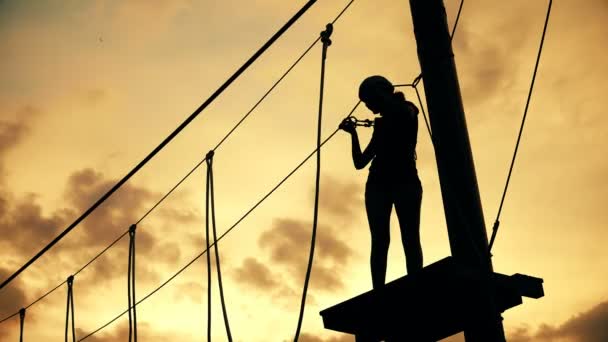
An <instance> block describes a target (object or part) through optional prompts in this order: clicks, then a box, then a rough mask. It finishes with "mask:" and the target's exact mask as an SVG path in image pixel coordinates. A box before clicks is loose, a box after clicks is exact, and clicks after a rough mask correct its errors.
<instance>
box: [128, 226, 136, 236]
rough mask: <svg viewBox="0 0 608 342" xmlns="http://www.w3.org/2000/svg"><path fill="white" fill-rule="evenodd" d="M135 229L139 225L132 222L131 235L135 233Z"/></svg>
mask: <svg viewBox="0 0 608 342" xmlns="http://www.w3.org/2000/svg"><path fill="white" fill-rule="evenodd" d="M135 229H137V225H136V224H132V225H131V226H130V227H129V235H131V236H133V235H135Z"/></svg>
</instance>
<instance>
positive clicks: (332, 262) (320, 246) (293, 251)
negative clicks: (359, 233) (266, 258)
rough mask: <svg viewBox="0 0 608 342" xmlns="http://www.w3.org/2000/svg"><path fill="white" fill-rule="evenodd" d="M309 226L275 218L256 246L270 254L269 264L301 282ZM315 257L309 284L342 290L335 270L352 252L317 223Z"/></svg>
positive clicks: (306, 252) (332, 232)
mask: <svg viewBox="0 0 608 342" xmlns="http://www.w3.org/2000/svg"><path fill="white" fill-rule="evenodd" d="M311 227H312V224H310V223H306V222H302V221H297V220H292V219H277V220H275V221H274V224H273V226H272V228H270V229H269V230H267V231H265V232H264V233H262V235H261V236H260V238H259V245H260V246H261V247H262V248H263V249H265V250H267V251H268V252H269V253H270V258H271V260H272V262H273V264H276V265H280V266H281V267H284V269H286V270H287V271H288V272H289V273H290V274H291V276H292V278H293V280H294V281H296V282H300V281H301V280H302V279H303V274H304V272H305V269H306V265H307V263H308V255H309V252H310V239H311V235H310V234H311ZM315 254H316V256H315V265H314V268H313V269H314V271H313V277H312V279H313V280H312V281H313V283H314V284H316V285H317V286H318V287H319V288H320V289H324V290H329V291H332V290H335V289H339V288H342V287H343V283H342V280H341V279H340V272H338V271H339V270H341V269H343V268H344V267H345V265H346V263H347V261H348V260H349V259H350V257H351V256H352V255H353V251H352V249H351V248H350V247H349V246H348V245H346V244H345V243H344V242H343V241H341V240H340V239H338V237H337V234H335V232H334V231H333V230H332V229H331V228H330V227H329V226H326V225H322V224H321V225H319V226H318V230H317V242H316V249H315Z"/></svg>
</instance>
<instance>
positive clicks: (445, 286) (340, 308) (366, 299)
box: [320, 257, 544, 341]
mask: <svg viewBox="0 0 608 342" xmlns="http://www.w3.org/2000/svg"><path fill="white" fill-rule="evenodd" d="M542 283H543V280H542V279H540V278H535V277H530V276H526V275H521V274H515V275H512V276H507V275H503V274H499V273H493V274H490V275H489V276H488V277H484V276H482V275H481V274H479V273H478V272H475V271H473V270H472V269H470V268H467V267H465V266H463V265H461V264H459V263H458V262H457V261H456V260H455V259H454V258H452V257H448V258H445V259H442V260H440V261H438V262H436V263H434V264H431V265H429V266H427V267H425V268H424V269H423V270H422V271H420V273H418V274H415V275H410V276H405V277H402V278H399V279H397V280H395V281H392V282H390V283H388V284H386V285H385V287H384V288H382V289H378V290H372V291H369V292H366V293H363V294H361V295H359V296H357V297H354V298H352V299H350V300H347V301H345V302H342V303H340V304H337V305H335V306H333V307H330V308H328V309H325V310H323V311H321V313H320V314H321V316H322V317H323V324H324V326H325V328H326V329H331V330H335V331H340V332H344V333H348V334H353V335H355V336H357V337H358V338H360V337H365V338H366V339H370V340H383V339H394V340H398V341H404V340H407V341H437V340H440V339H443V338H446V337H449V336H451V335H454V334H457V333H459V332H461V331H464V330H465V328H466V327H467V326H468V325H470V324H471V323H474V322H479V321H480V320H484V319H485V318H486V317H488V315H486V314H485V313H487V312H488V310H491V307H490V306H488V303H491V301H490V300H488V299H490V298H494V303H495V305H496V308H497V309H498V310H499V311H500V312H503V311H505V310H507V309H509V308H512V307H514V306H517V305H519V304H521V303H522V296H526V297H531V298H540V297H542V296H543V295H544V292H543V285H542Z"/></svg>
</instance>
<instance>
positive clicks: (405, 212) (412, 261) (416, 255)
mask: <svg viewBox="0 0 608 342" xmlns="http://www.w3.org/2000/svg"><path fill="white" fill-rule="evenodd" d="M421 203H422V186H421V184H420V180H419V179H418V177H417V176H416V177H415V179H412V180H408V181H407V182H405V183H404V184H402V185H401V186H399V187H397V188H396V193H395V211H396V212H397V218H398V219H399V228H400V230H401V242H402V243H403V249H404V251H405V259H406V265H407V273H408V274H412V273H415V272H416V271H419V270H421V269H422V246H421V245H420V206H421Z"/></svg>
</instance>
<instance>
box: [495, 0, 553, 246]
mask: <svg viewBox="0 0 608 342" xmlns="http://www.w3.org/2000/svg"><path fill="white" fill-rule="evenodd" d="M552 4H553V0H549V5H548V6H547V16H546V17H545V25H544V26H543V34H542V36H541V39H540V46H539V48H538V54H537V55H536V63H535V65H534V72H533V73H532V81H531V83H530V90H529V91H528V98H527V99H526V107H525V109H524V115H523V118H522V120H521V126H520V127H519V133H518V134H517V142H516V143H515V151H513V158H512V159H511V166H510V167H509V174H508V175H507V181H506V182H505V188H504V190H503V192H502V198H501V199H500V205H499V206H498V213H497V214H496V220H494V226H493V227H492V238H491V239H490V245H489V247H488V252H489V253H490V256H492V247H493V246H494V241H495V240H496V234H498V228H499V226H500V220H499V219H500V214H501V212H502V206H503V204H504V202H505V197H506V195H507V189H508V188H509V182H510V180H511V174H512V173H513V166H514V165H515V158H516V157H517V151H518V149H519V143H520V141H521V136H522V133H523V131H524V124H525V123H526V117H527V115H528V108H529V106H530V99H531V98H532V91H533V90H534V81H535V80H536V74H537V72H538V66H539V64H540V56H541V53H542V52H543V45H544V43H545V34H546V33H547V26H548V24H549V18H550V16H551V6H552Z"/></svg>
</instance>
